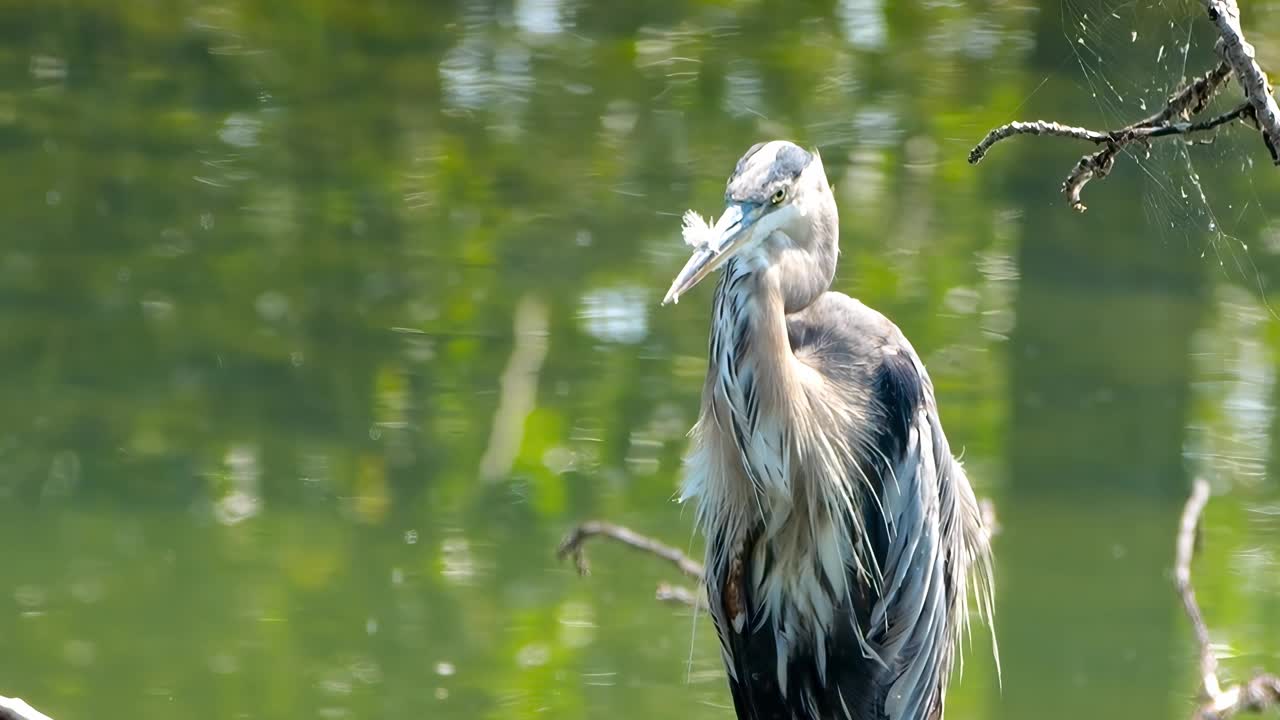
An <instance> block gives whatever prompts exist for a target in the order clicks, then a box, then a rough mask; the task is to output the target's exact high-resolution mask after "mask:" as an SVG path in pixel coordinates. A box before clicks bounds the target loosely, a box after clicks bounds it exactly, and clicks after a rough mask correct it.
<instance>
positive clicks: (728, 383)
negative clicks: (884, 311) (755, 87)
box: [664, 141, 991, 720]
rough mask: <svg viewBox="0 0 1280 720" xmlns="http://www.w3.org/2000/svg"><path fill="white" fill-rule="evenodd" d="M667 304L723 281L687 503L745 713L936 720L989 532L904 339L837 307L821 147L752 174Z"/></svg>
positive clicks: (742, 164)
mask: <svg viewBox="0 0 1280 720" xmlns="http://www.w3.org/2000/svg"><path fill="white" fill-rule="evenodd" d="M725 204H726V209H725V212H724V214H723V215H721V217H720V218H719V220H718V221H717V222H716V223H715V226H714V227H706V228H703V229H700V230H698V232H699V233H700V234H701V237H700V238H699V239H698V241H697V242H696V243H691V244H694V253H693V257H691V258H690V260H689V262H688V263H687V264H686V265H685V267H684V269H683V270H681V272H680V274H679V275H678V276H677V277H676V280H675V282H673V283H672V286H671V290H670V291H668V293H667V297H666V299H665V300H664V303H666V302H671V301H674V300H677V299H678V298H679V296H680V295H681V294H682V293H684V292H686V291H688V290H689V289H690V288H692V287H693V286H694V285H696V284H697V283H698V282H699V281H701V280H702V279H703V278H704V277H706V276H707V275H708V274H709V273H710V272H712V271H713V270H716V269H723V274H722V276H721V278H720V282H719V284H718V286H717V288H716V292H715V299H714V304H713V309H712V327H711V339H710V343H709V358H708V371H707V380H706V384H705V386H704V389H703V396H702V412H701V414H700V416H699V419H698V422H697V425H695V427H694V431H693V448H692V451H691V452H690V455H689V457H688V460H687V467H686V471H687V472H686V479H685V484H684V490H683V494H682V497H683V498H684V499H688V500H695V501H696V502H697V507H698V519H699V524H700V525H701V528H702V531H703V533H704V535H705V536H706V539H707V563H706V565H707V596H708V600H709V602H710V611H711V615H712V617H713V618H714V620H715V624H716V629H717V631H718V634H719V637H720V641H721V647H722V650H723V653H724V660H725V666H726V668H727V670H728V673H729V686H730V690H731V693H732V695H733V701H734V706H735V708H736V709H737V714H738V717H739V718H743V719H750V720H765V719H777V720H818V719H820V718H821V719H822V720H827V719H829V718H847V719H849V720H934V719H936V718H941V717H942V709H943V697H944V693H945V690H946V687H947V681H948V678H949V677H950V674H951V670H952V665H953V660H954V657H955V652H956V649H957V646H958V644H959V640H960V637H961V634H962V630H963V628H965V627H966V625H967V622H968V611H967V608H968V595H969V591H970V589H973V590H974V591H975V592H976V595H977V598H978V609H979V611H980V612H981V613H982V614H983V615H984V616H985V619H986V620H988V621H990V620H991V569H990V550H989V546H988V538H987V532H986V530H985V529H984V527H983V522H982V516H981V512H980V511H979V507H978V503H977V501H976V499H975V497H974V495H973V491H972V489H971V488H970V486H969V482H968V479H967V478H966V476H965V474H964V470H963V469H962V468H961V466H960V464H959V462H957V461H956V460H955V458H954V457H953V456H952V454H951V449H950V447H949V445H948V443H947V439H946V436H945V434H944V433H943V430H942V424H941V419H940V417H939V414H938V408H937V405H936V403H935V400H934V393H933V385H932V383H931V382H930V380H929V375H928V373H927V372H925V369H924V366H923V364H922V363H921V362H920V358H919V356H918V355H917V354H916V352H915V350H914V349H913V348H912V347H911V344H910V343H909V342H908V341H907V339H906V338H905V337H904V336H903V334H902V332H901V331H900V330H899V329H898V328H897V326H895V325H894V324H893V323H892V322H890V321H889V320H888V319H886V318H885V317H884V316H883V315H881V314H880V313H878V312H876V311H874V310H872V309H870V308H868V307H867V306H865V305H863V304H862V303H860V302H858V301H857V300H854V299H852V298H850V297H848V296H847V295H843V294H841V293H835V292H829V291H828V288H829V287H830V285H831V281H832V278H833V277H834V274H835V268H836V259H837V257H838V255H839V245H838V237H839V229H838V224H839V222H838V214H837V210H836V204H835V199H834V197H833V196H832V193H831V188H830V186H829V184H828V183H827V178H826V173H825V170H824V169H823V167H822V160H821V158H820V157H819V156H818V154H817V153H816V152H812V153H811V152H807V151H805V150H804V149H802V148H800V147H798V146H796V145H794V144H792V143H789V142H782V141H774V142H768V143H761V144H759V145H755V146H753V147H752V148H751V149H750V150H748V151H747V153H746V154H745V155H744V156H743V157H742V159H741V160H739V161H738V164H737V167H736V168H735V169H734V172H733V175H732V176H730V178H729V182H728V187H727V188H726V191H725Z"/></svg>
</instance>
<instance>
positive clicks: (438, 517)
mask: <svg viewBox="0 0 1280 720" xmlns="http://www.w3.org/2000/svg"><path fill="white" fill-rule="evenodd" d="M1247 10H1248V11H1249V14H1248V15H1246V18H1245V21H1246V22H1245V24H1246V28H1247V29H1250V30H1251V31H1252V32H1253V36H1252V38H1253V40H1254V42H1255V44H1257V45H1258V49H1259V55H1260V56H1262V57H1264V58H1270V62H1271V66H1272V67H1275V66H1276V65H1277V64H1280V34H1278V33H1276V31H1275V28H1277V27H1280V3H1277V2H1275V0H1270V1H1269V2H1262V3H1249V7H1248V8H1247ZM1131 32H1132V33H1136V36H1133V37H1131V35H1130V33H1131ZM1268 32H1269V33H1270V34H1268ZM1210 33H1211V30H1210V28H1209V27H1208V23H1206V22H1205V21H1204V20H1203V18H1201V17H1200V15H1199V10H1198V3H1191V2H1188V3H1183V4H1178V3H1172V2H1166V3H1165V4H1164V5H1153V6H1149V7H1147V6H1144V7H1138V6H1134V5H1132V4H1124V3H1116V4H1114V6H1113V5H1111V4H1107V3H1093V2H1067V3H1064V4H1063V5H1061V6H1059V5H1056V4H1051V5H1044V6H1041V7H1038V8H1037V7H1036V6H1015V5H1002V4H990V3H985V2H978V1H969V0H963V1H959V2H952V3H930V4H920V5H916V4H906V3H889V4H887V5H883V6H882V5H881V4H879V3H876V2H874V1H868V2H862V1H860V0H850V1H849V2H843V3H837V2H807V3H798V4H797V3H790V2H783V1H782V0H763V1H762V2H732V1H731V2H670V3H659V4H646V5H642V4H640V3H631V4H627V5H622V4H616V5H615V4H606V3H585V2H573V1H572V0H564V1H560V0H523V1H520V2H515V3H514V4H512V3H509V2H498V3H487V2H454V3H449V2H430V3H413V2H408V1H403V2H390V1H383V2H357V1H355V0H346V1H339V0H330V1H326V2H322V1H320V0H310V1H296V2H278V3H255V2H222V3H218V2H209V3H203V2H196V1H195V0H191V1H188V2H175V3H164V2H138V3H108V2H101V1H98V2H94V1H92V0H80V1H78V2H59V3H53V2H44V3H29V2H9V3H4V4H3V5H0V73H3V78H2V81H0V88H3V89H2V90H0V153H3V162H4V167H5V169H6V172H5V175H4V180H3V181H2V182H3V183H4V191H3V192H0V218H3V222H4V227H5V232H4V238H3V240H2V241H0V387H2V391H0V398H2V400H0V558H2V559H3V561H2V563H0V568H2V572H0V647H2V648H3V651H2V652H0V694H4V695H21V696H23V697H24V698H27V699H28V700H30V701H31V702H32V703H33V704H35V705H36V706H37V707H39V708H41V709H42V710H44V711H46V712H48V713H50V714H51V715H53V716H54V717H55V718H58V720H70V719H72V718H88V717H107V718H116V717H119V718H186V717H190V718H290V719H292V718H310V717H315V718H329V719H336V718H443V719H446V720H452V719H459V720H461V719H463V718H466V719H471V718H533V717H551V718H566V719H573V718H666V717H672V718H675V717H679V718H707V719H711V718H728V717H731V712H732V711H731V710H728V709H727V708H728V704H729V698H728V694H727V691H726V689H725V683H724V678H723V672H722V670H721V668H720V660H719V656H718V652H717V649H716V643H715V640H714V638H713V636H712V630H711V627H710V624H709V622H708V621H707V619H706V617H705V616H702V617H698V618H696V619H695V618H694V617H693V616H692V615H691V614H690V613H689V612H688V611H686V610H683V609H680V608H677V607H673V606H670V605H664V604H660V603H657V602H656V601H655V600H654V599H653V594H654V588H655V587H656V585H657V584H658V583H659V582H663V581H678V580H679V578H677V577H675V574H674V572H673V571H670V570H668V568H667V567H665V566H663V565H662V564H660V563H658V562H656V561H654V560H652V559H649V558H644V557H641V556H638V555H635V554H632V553H628V552H626V551H623V550H620V549H613V548H605V547H598V548H595V549H594V552H593V553H592V560H593V562H594V573H593V575H592V576H591V577H589V578H585V579H580V578H578V577H577V576H576V575H575V574H574V573H573V572H572V570H571V568H569V567H568V566H566V565H564V564H561V563H558V562H557V561H556V560H555V558H554V556H553V549H554V547H555V545H556V543H557V542H558V540H559V539H560V537H561V536H562V534H563V533H564V532H566V531H567V530H568V529H569V528H570V527H572V526H573V525H574V523H576V522H578V521H581V520H585V519H589V518H605V519H609V520H613V521H616V522H620V523H625V524H628V525H630V526H632V527H635V528H636V529H638V530H641V531H643V532H647V533H651V534H653V535H655V536H657V537H659V538H661V539H663V540H665V541H667V542H670V543H672V544H674V545H676V546H678V547H681V548H689V549H690V551H691V552H693V553H695V554H697V553H700V545H699V543H698V541H697V539H696V538H695V537H694V535H693V532H692V523H691V518H690V513H689V512H688V511H687V510H685V509H683V508H681V507H680V506H678V505H677V504H675V503H674V502H672V497H673V493H674V490H675V487H676V484H677V482H678V473H679V460H680V456H681V454H682V452H683V450H684V446H685V438H684V432H685V431H686V430H687V429H688V427H689V426H690V424H691V423H692V421H693V419H694V416H695V412H696V409H697V403H698V393H699V390H700V385H701V375H702V372H703V363H704V353H705V342H706V328H707V324H708V314H709V304H710V300H709V295H710V290H709V288H700V289H699V290H698V291H696V292H694V293H692V294H690V295H689V296H688V297H687V298H686V299H685V302H682V303H681V304H680V305H679V306H677V307H674V308H659V307H658V301H659V299H660V298H661V295H662V293H663V292H664V291H665V289H666V287H667V285H668V284H669V282H670V279H671V277H672V275H673V273H674V272H676V270H678V269H679V267H680V265H681V264H682V263H683V260H684V257H683V256H684V249H683V246H682V245H681V243H680V240H679V214H680V213H681V212H683V211H684V209H685V208H687V207H694V208H697V209H698V210H700V211H702V212H703V213H704V214H705V213H709V212H714V211H715V210H716V209H717V207H718V203H719V202H720V197H721V194H722V191H723V182H724V179H725V177H726V176H727V174H728V173H729V171H730V170H731V168H732V165H733V163H734V161H735V160H736V159H737V157H738V156H739V155H740V154H741V153H742V152H743V150H745V149H746V148H747V147H748V146H749V145H750V144H752V143H754V142H756V141H759V140H761V139H768V138H771V137H790V138H794V139H796V140H798V141H801V142H803V143H806V144H808V145H815V146H817V147H819V148H820V150H821V152H822V154H823V158H824V161H825V164H826V167H827V170H828V173H829V174H830V176H831V178H832V180H833V182H834V183H835V186H836V193H837V196H838V199H839V202H840V206H841V220H842V224H841V231H842V244H843V248H844V253H843V255H842V259H841V266H840V270H839V275H838V279H837V286H838V289H840V290H842V291H845V292H849V293H851V294H853V295H856V296H858V297H860V298H862V299H863V300H864V301H866V302H867V303H869V304H871V305H873V306H875V307H878V308H880V309H881V310H883V311H884V312H886V313H887V314H888V315H890V317H892V318H893V319H894V320H895V321H897V322H898V323H899V324H900V325H901V326H902V327H903V329H904V330H905V332H906V333H907V334H908V336H909V337H910V338H911V339H912V341H913V342H914V344H915V346H916V348H917V349H918V350H919V351H920V353H921V354H922V356H923V357H924V359H925V362H926V363H927V364H928V366H929V368H930V370H931V372H932V374H933V377H934V380H935V382H936V385H937V390H938V396H939V402H940V405H941V407H942V412H943V417H944V421H945V424H946V428H947V432H948V434H949V436H950V438H951V442H952V445H953V447H955V448H958V449H962V450H963V453H964V459H965V462H966V464H967V466H968V468H969V471H970V475H971V477H972V478H973V479H974V482H975V484H976V486H977V490H978V492H979V494H980V495H983V496H985V497H988V498H991V499H992V500H993V501H994V502H995V504H996V507H997V514H998V516H999V518H1000V524H1001V526H1002V532H1001V534H1000V535H999V537H998V538H997V541H996V542H997V545H996V551H997V557H998V567H997V583H998V586H999V591H998V599H997V612H998V617H999V621H998V637H999V643H1000V650H1001V659H1002V663H1003V678H1002V681H998V680H997V676H996V672H995V667H994V663H993V662H992V661H991V659H990V658H991V653H990V648H989V643H988V642H987V641H986V640H985V639H984V638H983V636H982V635H981V634H978V635H976V636H975V639H974V646H973V647H972V648H971V649H970V650H969V651H968V652H967V662H966V665H965V673H964V677H963V680H962V681H961V682H959V683H958V684H957V685H956V687H955V688H954V689H953V690H952V692H951V704H950V706H949V714H948V717H956V718H975V719H976V718H1031V717H1034V718H1047V719H1053V718H1079V717H1092V718H1113V717H1114V718H1166V717H1168V718H1177V717H1184V716H1186V714H1187V711H1188V709H1189V708H1190V706H1191V701H1192V699H1193V698H1194V695H1195V687H1196V671H1195V647H1194V645H1193V642H1192V639H1191V635H1190V631H1189V628H1188V626H1187V623H1186V622H1185V619H1184V618H1183V616H1182V615H1181V611H1180V608H1179V606H1178V603H1177V600H1176V597H1175V596H1174V594H1173V591H1172V587H1171V580H1170V569H1171V565H1172V553H1173V531H1174V527H1175V525H1176V522H1177V516H1178V513H1179V510H1180V506H1181V502H1182V499H1183V498H1184V497H1185V494H1186V491H1187V489H1188V487H1189V482H1190V478H1191V477H1192V476H1193V475H1195V474H1204V475H1205V476H1207V477H1209V478H1210V479H1211V480H1212V481H1213V483H1214V488H1215V492H1216V493H1217V494H1216V495H1215V498H1214V500H1213V501H1212V502H1211V504H1210V506H1209V509H1208V513H1207V516H1206V522H1207V527H1206V529H1205V533H1204V544H1203V549H1202V555H1201V557H1200V562H1199V564H1198V566H1197V577H1198V583H1199V590H1200V594H1201V598H1202V600H1203V602H1204V605H1205V611H1206V614H1207V615H1208V617H1209V620H1210V623H1211V624H1212V625H1213V628H1214V640H1215V642H1218V643H1221V644H1222V646H1223V653H1224V655H1226V656H1227V659H1226V660H1224V671H1225V673H1226V674H1227V675H1228V676H1229V677H1232V678H1237V679H1238V678H1241V677H1244V676H1246V675H1247V674H1248V673H1249V672H1250V671H1251V670H1253V669H1254V668H1256V667H1263V666H1269V667H1271V668H1272V669H1273V670H1280V639H1278V638H1280V632H1277V629H1278V628H1280V563H1278V562H1277V556H1276V553H1277V552H1280V487H1278V486H1277V481H1276V479H1275V478H1276V477H1277V475H1276V470H1277V469H1280V420H1277V417H1276V414H1275V409H1276V407H1277V393H1280V385H1277V383H1276V382H1275V367H1276V358H1277V352H1280V332H1277V328H1280V320H1277V316H1276V315H1275V314H1274V313H1273V312H1271V309H1270V308H1272V307H1280V296H1276V295H1269V294H1267V293H1266V292H1265V288H1268V287H1271V286H1273V285H1275V282H1276V279H1277V277H1276V276H1277V274H1278V273H1280V258H1278V257H1277V253H1278V252H1280V221H1277V219H1276V218H1280V200H1278V199H1277V198H1280V192H1278V191H1280V171H1277V170H1275V169H1273V168H1271V167H1270V166H1269V164H1268V162H1267V161H1266V158H1265V155H1264V151H1263V150H1262V147H1261V143H1260V142H1259V141H1258V139H1257V137H1256V136H1255V135H1252V134H1248V133H1246V132H1245V131H1243V130H1228V131H1226V132H1224V133H1221V134H1220V135H1219V137H1218V138H1217V140H1216V142H1215V143H1214V144H1212V145H1198V146H1193V147H1189V148H1184V147H1182V146H1179V145H1175V144H1174V143H1166V144H1162V145H1158V146H1157V147H1155V148H1153V149H1152V153H1151V157H1150V158H1146V157H1145V156H1144V155H1143V154H1142V153H1141V152H1139V153H1138V158H1137V159H1135V158H1132V157H1122V158H1121V159H1120V161H1119V162H1118V163H1117V166H1116V169H1115V171H1114V173H1113V174H1112V176H1111V177H1109V178H1108V179H1106V180H1105V181H1098V182H1095V183H1094V184H1092V185H1090V186H1089V188H1088V189H1087V190H1086V192H1085V202H1086V203H1087V204H1088V205H1089V206H1090V210H1089V212H1088V213H1086V214H1084V215H1078V214H1075V213H1072V212H1071V211H1069V210H1068V209H1067V208H1066V206H1065V204H1064V203H1063V202H1062V199H1061V197H1060V196H1059V194H1058V185H1059V183H1060V182H1061V179H1062V177H1064V176H1065V174H1066V172H1067V171H1068V170H1069V169H1070V168H1071V166H1072V165H1073V164H1074V163H1075V162H1076V160H1077V159H1078V157H1079V153H1080V152H1083V151H1084V150H1085V149H1086V148H1083V147H1078V146H1075V145H1073V144H1071V143H1069V142H1067V141H1058V140H1047V139H1019V140H1015V141H1011V142H1009V143H1008V144H1006V145H1001V146H998V147H997V148H996V149H995V150H993V152H992V154H991V157H990V158H989V159H988V160H987V161H986V162H984V163H983V164H981V165H979V166H977V167H972V166H969V165H967V164H966V163H965V156H966V154H967V151H968V149H969V147H970V146H971V145H972V144H973V143H974V142H975V141H976V140H977V139H978V138H980V137H981V136H982V134H983V133H984V132H985V131H986V130H987V129H988V128H989V127H991V126H993V125H997V124H999V123H1002V122H1005V121H1008V120H1013V119H1019V118H1030V117H1039V116H1047V117H1053V118H1055V119H1059V120H1062V121H1065V122H1075V123H1082V124H1091V125H1113V126H1114V125H1119V124H1123V123H1124V122H1128V121H1131V120H1134V119H1137V118H1139V117H1141V116H1143V115H1144V114H1145V112H1149V111H1154V109H1156V108H1158V107H1159V105H1160V103H1161V102H1162V98H1163V97H1164V95H1165V94H1166V93H1167V92H1168V91H1169V90H1171V89H1172V88H1173V87H1174V86H1175V85H1176V84H1177V83H1178V81H1179V78H1180V77H1181V76H1182V75H1183V74H1184V71H1183V68H1184V59H1183V55H1182V50H1181V46H1182V45H1184V44H1186V43H1188V41H1190V53H1189V57H1188V58H1187V59H1186V61H1185V68H1186V71H1185V74H1191V73H1194V72H1198V71H1200V69H1201V68H1205V67H1208V65H1209V64H1210V63H1211V43H1212V36H1211V34H1210ZM1264 64H1266V63H1264ZM1231 92H1232V93H1234V90H1232V91H1231ZM1223 102H1224V103H1229V102H1234V95H1233V98H1232V99H1231V100H1229V101H1228V100H1224V101H1223ZM1143 105H1145V106H1147V107H1148V110H1147V111H1144V110H1143V109H1142V107H1143ZM1201 193H1203V195H1204V199H1203V200H1202V199H1201ZM1184 196H1185V197H1184Z"/></svg>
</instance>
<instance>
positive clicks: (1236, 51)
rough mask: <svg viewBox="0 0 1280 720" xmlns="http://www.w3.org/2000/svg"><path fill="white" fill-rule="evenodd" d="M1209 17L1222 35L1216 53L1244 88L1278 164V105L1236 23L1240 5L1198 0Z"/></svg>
mask: <svg viewBox="0 0 1280 720" xmlns="http://www.w3.org/2000/svg"><path fill="white" fill-rule="evenodd" d="M1202 2H1203V3H1204V7H1205V10H1207V11H1208V13H1209V19H1210V20H1212V21H1213V24H1214V25H1216V26H1217V27H1218V34H1219V35H1221V36H1222V38H1221V40H1220V41H1219V43H1218V45H1217V50H1218V52H1219V54H1220V55H1221V56H1222V57H1223V58H1224V59H1225V60H1226V61H1227V62H1228V63H1230V64H1231V69H1232V70H1234V71H1235V74H1236V80H1237V81H1238V82H1239V83H1240V87H1241V88H1243V89H1244V94H1245V97H1247V98H1249V104H1250V105H1251V106H1252V107H1253V117H1254V119H1255V120H1256V121H1257V123H1258V127H1259V129H1261V130H1262V141H1263V142H1264V143H1265V144H1266V146H1267V151H1268V152H1270V153H1271V162H1273V163H1275V164H1276V165H1280V107H1277V105H1276V98H1275V94H1274V92H1273V91H1272V88H1271V83H1270V82H1269V81H1268V80H1267V74H1266V73H1265V72H1263V71H1262V68H1261V67H1259V66H1258V61H1257V59H1255V58H1254V54H1253V45H1251V44H1250V43H1249V41H1247V40H1245V39H1244V30H1243V29H1242V28H1241V27H1240V7H1239V6H1238V5H1236V0H1202Z"/></svg>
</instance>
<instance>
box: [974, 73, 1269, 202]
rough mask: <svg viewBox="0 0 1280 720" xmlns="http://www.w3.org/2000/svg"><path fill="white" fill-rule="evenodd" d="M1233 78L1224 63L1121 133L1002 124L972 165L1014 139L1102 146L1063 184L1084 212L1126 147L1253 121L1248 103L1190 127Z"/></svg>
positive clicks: (1043, 124)
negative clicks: (1087, 195)
mask: <svg viewBox="0 0 1280 720" xmlns="http://www.w3.org/2000/svg"><path fill="white" fill-rule="evenodd" d="M1229 77H1231V66H1230V65H1229V64H1228V63H1226V62H1225V61H1224V62H1220V63H1218V65H1217V66H1216V67H1214V68H1213V69H1212V70H1210V71H1208V72H1207V73H1205V74H1204V75H1202V76H1200V77H1198V78H1196V79H1195V80H1194V81H1192V82H1190V83H1188V84H1187V85H1186V86H1185V87H1183V88H1182V89H1180V90H1179V91H1178V92H1176V93H1174V94H1173V95H1171V96H1170V97H1169V99H1168V101H1167V102H1166V103H1165V106H1164V108H1162V109H1161V110H1160V112H1157V113H1155V114H1154V115H1151V116H1149V117H1146V118H1143V119H1142V120H1138V121H1137V122H1134V123H1131V124H1129V125H1126V126H1124V127H1122V128H1120V129H1118V130H1108V131H1105V132H1103V131H1098V130H1090V129H1088V128H1083V127H1076V126H1073V125H1063V124H1061V123H1056V122H1050V121H1047V120H1036V121H1033V122H1012V123H1008V124H1006V125H1001V126H1000V127H998V128H995V129H994V130H992V131H991V132H989V133H987V135H986V137H984V138H982V141H981V142H979V143H978V144H977V145H976V146H974V148H973V150H970V151H969V163H970V164H974V165H976V164H977V163H979V162H981V161H982V159H983V158H984V157H986V155H987V152H988V151H989V150H990V149H991V147H992V146H993V145H995V144H996V143H998V142H1000V141H1001V140H1006V139H1008V138H1011V137H1013V136H1015V135H1048V136H1053V137H1065V138H1070V139H1073V140H1083V141H1085V142H1091V143H1093V144H1095V145H1103V146H1104V147H1103V148H1102V149H1101V150H1098V151H1096V152H1093V153H1089V154H1087V155H1085V156H1083V157H1081V158H1080V161H1079V162H1077V163H1076V165H1075V167H1074V168H1072V170H1071V172H1070V173H1069V174H1068V175H1067V179H1066V180H1064V181H1063V183H1062V193H1063V195H1065V196H1066V198H1067V204H1068V205H1070V206H1071V208H1072V209H1074V210H1077V211H1079V212H1084V210H1085V205H1084V203H1083V202H1081V200H1080V193H1081V192H1082V191H1083V190H1084V186H1085V185H1086V184H1088V182H1089V181H1090V180H1093V179H1094V178H1098V179H1101V178H1104V177H1106V176H1107V174H1108V173H1110V172H1111V168H1112V167H1113V166H1114V165H1115V161H1116V155H1118V154H1119V153H1120V151H1121V150H1123V149H1124V148H1125V147H1126V146H1128V145H1131V144H1133V143H1140V144H1142V145H1144V146H1145V145H1149V144H1150V142H1151V141H1152V140H1154V139H1158V138H1163V137H1172V136H1177V135H1182V136H1187V135H1194V134H1197V133H1203V132H1208V131H1210V130H1213V129H1215V128H1217V127H1218V126H1220V125H1225V124H1226V123H1229V122H1232V121H1235V120H1241V119H1251V118H1252V117H1253V112H1254V110H1253V105H1251V104H1250V103H1249V102H1245V103H1242V104H1241V105H1239V106H1237V107H1236V108H1235V109H1233V110H1231V111H1230V112H1226V113H1223V114H1221V115H1219V116H1217V117H1214V118H1212V119H1210V120H1207V121H1203V122H1191V118H1192V117H1194V116H1195V115H1197V114H1198V113H1200V112H1201V111H1203V110H1204V109H1205V108H1206V107H1208V106H1209V102H1210V101H1211V100H1212V99H1213V96H1214V95H1215V94H1216V93H1217V92H1218V90H1219V89H1220V88H1221V87H1222V86H1223V84H1224V83H1225V82H1226V81H1227V79H1228V78H1229Z"/></svg>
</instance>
